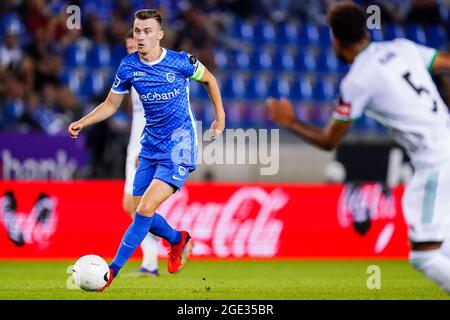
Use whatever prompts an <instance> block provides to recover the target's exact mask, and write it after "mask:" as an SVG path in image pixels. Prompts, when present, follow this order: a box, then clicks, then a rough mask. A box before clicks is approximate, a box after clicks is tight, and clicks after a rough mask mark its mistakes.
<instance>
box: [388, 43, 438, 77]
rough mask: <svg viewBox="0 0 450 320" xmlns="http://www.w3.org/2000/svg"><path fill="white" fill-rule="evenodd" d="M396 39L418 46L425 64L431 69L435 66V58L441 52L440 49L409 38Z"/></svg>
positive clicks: (417, 48)
mask: <svg viewBox="0 0 450 320" xmlns="http://www.w3.org/2000/svg"><path fill="white" fill-rule="evenodd" d="M396 41H399V42H402V43H405V44H409V45H410V46H413V47H414V48H416V50H417V52H418V53H419V56H420V58H421V60H422V61H423V64H424V66H425V67H426V68H427V69H428V70H429V71H431V68H432V67H433V63H434V59H436V56H437V54H438V53H439V50H437V49H434V48H430V47H427V46H424V45H421V44H418V43H415V42H414V41H411V40H408V39H397V40H396Z"/></svg>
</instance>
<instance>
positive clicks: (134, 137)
mask: <svg viewBox="0 0 450 320" xmlns="http://www.w3.org/2000/svg"><path fill="white" fill-rule="evenodd" d="M131 104H132V107H133V116H132V120H131V132H130V141H129V142H128V149H127V156H128V157H132V158H133V159H135V158H136V156H137V155H138V154H139V151H140V150H141V143H140V139H141V135H142V131H143V130H144V127H145V117H144V108H143V107H142V102H141V100H140V99H139V94H138V93H137V92H136V90H135V89H134V88H133V87H132V88H131ZM133 161H134V160H133Z"/></svg>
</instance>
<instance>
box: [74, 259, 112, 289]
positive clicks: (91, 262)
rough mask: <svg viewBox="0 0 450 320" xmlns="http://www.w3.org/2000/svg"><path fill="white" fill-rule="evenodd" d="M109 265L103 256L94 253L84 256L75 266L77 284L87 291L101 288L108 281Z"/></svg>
mask: <svg viewBox="0 0 450 320" xmlns="http://www.w3.org/2000/svg"><path fill="white" fill-rule="evenodd" d="M108 278H109V266H108V264H107V263H106V261H105V260H103V258H102V257H99V256H97V255H94V254H90V255H87V256H83V257H81V258H80V259H78V260H77V262H75V265H74V266H73V280H74V282H75V285H76V286H77V287H79V288H81V289H83V290H86V291H95V290H98V289H101V288H103V287H104V286H105V284H106V282H108Z"/></svg>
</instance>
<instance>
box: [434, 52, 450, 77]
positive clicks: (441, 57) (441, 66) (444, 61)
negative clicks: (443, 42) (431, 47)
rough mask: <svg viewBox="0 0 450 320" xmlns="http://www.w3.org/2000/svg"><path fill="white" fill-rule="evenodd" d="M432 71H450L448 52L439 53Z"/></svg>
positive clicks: (449, 55)
mask: <svg viewBox="0 0 450 320" xmlns="http://www.w3.org/2000/svg"><path fill="white" fill-rule="evenodd" d="M431 71H432V72H443V71H450V54H449V53H447V52H442V51H437V52H436V56H435V57H434V61H433V62H432V64H431Z"/></svg>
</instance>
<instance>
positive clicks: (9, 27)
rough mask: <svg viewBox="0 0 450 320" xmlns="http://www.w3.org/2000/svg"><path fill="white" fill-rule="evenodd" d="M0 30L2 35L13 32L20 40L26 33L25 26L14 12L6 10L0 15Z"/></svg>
mask: <svg viewBox="0 0 450 320" xmlns="http://www.w3.org/2000/svg"><path fill="white" fill-rule="evenodd" d="M0 32H1V33H2V35H4V34H7V33H12V34H15V35H16V36H17V37H18V39H19V41H20V39H21V37H23V36H25V35H26V28H25V26H24V25H23V23H22V20H21V18H20V17H19V15H18V14H17V13H16V12H8V13H4V14H2V16H1V17H0Z"/></svg>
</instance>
